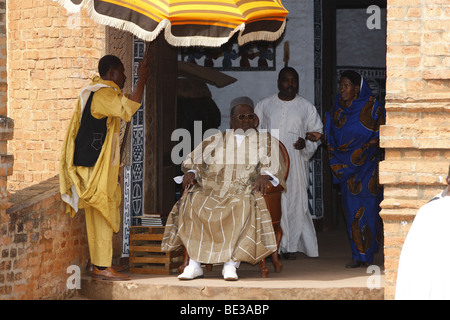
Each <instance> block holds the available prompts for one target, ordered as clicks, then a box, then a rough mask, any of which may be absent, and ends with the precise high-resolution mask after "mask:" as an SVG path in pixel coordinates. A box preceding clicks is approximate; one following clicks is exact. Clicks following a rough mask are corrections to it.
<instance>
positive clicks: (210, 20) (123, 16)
mask: <svg viewBox="0 0 450 320" xmlns="http://www.w3.org/2000/svg"><path fill="white" fill-rule="evenodd" d="M53 1H56V2H58V3H60V4H61V5H63V6H64V7H65V8H66V9H67V10H68V11H69V12H70V13H73V12H77V11H79V10H80V9H81V7H82V6H83V5H85V6H86V7H87V8H88V12H89V15H90V17H91V19H92V20H94V21H96V22H98V23H100V24H104V25H108V26H111V27H115V28H118V29H123V30H127V31H130V32H131V33H133V34H134V35H136V36H137V37H138V38H141V39H143V40H145V41H152V40H153V39H155V38H156V36H157V35H158V34H159V33H160V32H161V31H162V30H164V33H165V37H166V40H167V42H168V43H170V44H171V45H173V46H185V47H187V46H207V47H218V46H221V45H222V44H224V43H226V42H227V41H228V40H229V39H230V38H231V37H232V36H233V35H234V34H235V33H236V32H239V36H238V43H239V45H243V44H244V43H247V42H250V41H257V40H265V41H275V40H277V39H278V38H279V37H280V36H281V34H282V33H283V31H284V28H285V24H286V20H285V19H286V15H287V14H288V11H287V10H286V9H285V8H284V7H283V5H282V3H281V0H53Z"/></svg>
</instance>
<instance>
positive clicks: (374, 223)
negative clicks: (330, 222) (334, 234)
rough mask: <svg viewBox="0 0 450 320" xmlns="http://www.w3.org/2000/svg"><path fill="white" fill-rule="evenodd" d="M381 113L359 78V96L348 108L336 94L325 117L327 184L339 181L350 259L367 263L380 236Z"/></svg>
mask: <svg viewBox="0 0 450 320" xmlns="http://www.w3.org/2000/svg"><path fill="white" fill-rule="evenodd" d="M385 117H386V111H385V109H384V107H383V106H382V105H380V104H379V102H378V101H377V100H376V99H375V98H374V97H373V95H372V91H371V90H370V88H369V86H368V85H367V83H366V81H364V80H363V83H362V86H361V90H360V96H359V98H358V99H356V100H353V102H352V104H351V105H350V106H349V107H345V104H344V102H343V100H342V98H341V96H340V94H338V95H337V97H336V101H335V104H334V106H333V108H332V110H331V112H327V114H326V118H325V128H324V129H325V136H326V141H327V146H328V153H329V162H330V167H331V172H332V175H333V183H336V184H339V186H340V191H341V197H342V204H343V209H344V213H345V216H346V222H347V231H348V235H349V237H350V244H351V248H352V259H354V260H358V261H361V262H367V263H369V264H370V263H372V261H373V256H374V253H376V252H378V249H379V245H380V242H381V236H382V222H381V218H380V216H379V212H380V202H381V200H382V198H383V191H382V189H381V187H380V186H379V184H378V163H379V161H380V149H379V148H378V146H367V145H365V144H367V143H368V142H369V141H371V140H373V139H376V138H379V129H380V125H382V124H384V122H385Z"/></svg>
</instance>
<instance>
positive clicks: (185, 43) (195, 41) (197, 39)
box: [164, 22, 245, 47]
mask: <svg viewBox="0 0 450 320" xmlns="http://www.w3.org/2000/svg"><path fill="white" fill-rule="evenodd" d="M244 28H245V23H242V24H240V25H239V26H238V27H236V28H235V29H234V30H233V31H231V32H230V33H229V35H228V36H227V37H217V38H212V37H202V36H191V37H177V36H174V35H173V34H172V30H171V25H170V22H169V24H168V26H166V28H165V31H164V32H165V34H164V35H165V37H166V40H167V42H168V43H169V44H170V45H172V46H175V47H191V46H204V47H220V46H221V45H223V44H224V43H226V42H228V40H230V39H231V37H233V35H234V34H235V33H237V32H242V31H243V30H244Z"/></svg>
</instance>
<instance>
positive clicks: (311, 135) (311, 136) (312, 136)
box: [305, 132, 322, 142]
mask: <svg viewBox="0 0 450 320" xmlns="http://www.w3.org/2000/svg"><path fill="white" fill-rule="evenodd" d="M320 138H322V134H321V133H319V132H308V133H307V134H306V136H305V140H309V141H312V142H316V141H319V140H320Z"/></svg>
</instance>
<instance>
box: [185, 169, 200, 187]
mask: <svg viewBox="0 0 450 320" xmlns="http://www.w3.org/2000/svg"><path fill="white" fill-rule="evenodd" d="M196 183H197V180H195V174H194V173H193V172H186V173H185V174H184V176H183V183H182V184H183V186H184V187H185V188H186V187H188V186H189V187H191V186H193V185H194V184H196Z"/></svg>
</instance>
